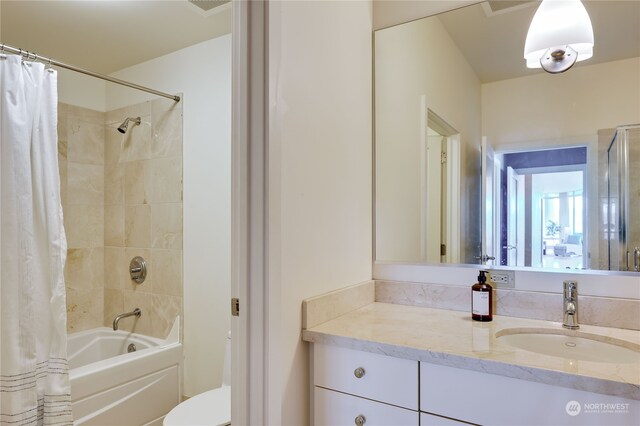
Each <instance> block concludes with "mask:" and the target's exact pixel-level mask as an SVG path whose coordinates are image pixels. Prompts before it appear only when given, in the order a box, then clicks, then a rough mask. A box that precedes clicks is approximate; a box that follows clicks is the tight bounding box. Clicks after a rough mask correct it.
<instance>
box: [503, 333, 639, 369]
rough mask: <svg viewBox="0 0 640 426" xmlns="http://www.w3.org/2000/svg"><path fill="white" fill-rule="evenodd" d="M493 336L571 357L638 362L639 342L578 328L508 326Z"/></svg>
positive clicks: (547, 352)
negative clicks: (583, 330)
mask: <svg viewBox="0 0 640 426" xmlns="http://www.w3.org/2000/svg"><path fill="white" fill-rule="evenodd" d="M496 338H497V339H499V341H500V342H503V343H506V344H508V345H510V346H514V347H516V348H519V349H524V350H526V351H530V352H535V353H538V354H543V355H551V356H557V357H561V358H567V359H572V360H581V361H593V362H607V363H618V364H626V363H638V362H640V345H637V344H635V343H632V342H627V341H625V340H619V339H614V338H611V337H606V336H600V335H597V334H591V333H583V332H580V331H569V330H564V329H558V330H556V329H547V328H508V329H505V330H501V331H499V332H497V333H496Z"/></svg>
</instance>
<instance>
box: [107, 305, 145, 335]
mask: <svg viewBox="0 0 640 426" xmlns="http://www.w3.org/2000/svg"><path fill="white" fill-rule="evenodd" d="M140 315H142V311H141V310H140V308H135V309H134V310H133V311H131V312H127V313H124V314H120V315H118V316H117V317H115V318H114V319H113V330H114V331H115V330H117V329H118V323H119V322H120V320H121V319H122V318H126V317H133V316H135V317H137V318H140Z"/></svg>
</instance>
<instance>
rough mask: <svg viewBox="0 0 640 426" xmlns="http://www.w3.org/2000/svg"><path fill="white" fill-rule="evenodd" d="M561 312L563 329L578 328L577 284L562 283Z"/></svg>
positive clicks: (572, 282)
mask: <svg viewBox="0 0 640 426" xmlns="http://www.w3.org/2000/svg"><path fill="white" fill-rule="evenodd" d="M562 312H563V315H562V326H563V327H564V328H568V329H570V330H577V329H578V328H580V325H579V324H578V283H577V282H576V281H565V282H564V295H563V298H562Z"/></svg>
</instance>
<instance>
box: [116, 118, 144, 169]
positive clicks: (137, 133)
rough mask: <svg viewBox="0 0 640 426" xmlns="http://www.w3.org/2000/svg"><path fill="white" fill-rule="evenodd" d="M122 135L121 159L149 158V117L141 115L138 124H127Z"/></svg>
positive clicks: (136, 159)
mask: <svg viewBox="0 0 640 426" xmlns="http://www.w3.org/2000/svg"><path fill="white" fill-rule="evenodd" d="M121 137H122V154H121V157H120V158H121V161H140V160H148V159H149V158H151V117H150V116H143V117H141V123H140V124H139V125H135V126H134V125H133V124H131V125H129V130H128V131H127V133H125V134H124V135H122V134H121Z"/></svg>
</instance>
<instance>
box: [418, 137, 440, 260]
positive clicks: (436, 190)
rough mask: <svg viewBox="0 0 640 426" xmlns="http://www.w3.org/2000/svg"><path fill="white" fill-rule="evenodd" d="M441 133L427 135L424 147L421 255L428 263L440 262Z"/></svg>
mask: <svg viewBox="0 0 640 426" xmlns="http://www.w3.org/2000/svg"><path fill="white" fill-rule="evenodd" d="M443 142H445V138H444V137H442V136H441V135H429V136H428V137H427V147H426V148H427V149H426V157H427V158H426V173H425V177H426V185H425V186H426V191H427V193H426V197H425V198H426V205H425V206H424V207H425V208H424V214H426V224H427V227H426V234H425V245H426V253H425V256H424V257H423V258H424V259H425V260H426V261H427V262H429V263H440V244H441V241H442V240H441V238H440V233H441V229H442V218H441V213H442V144H443Z"/></svg>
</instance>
